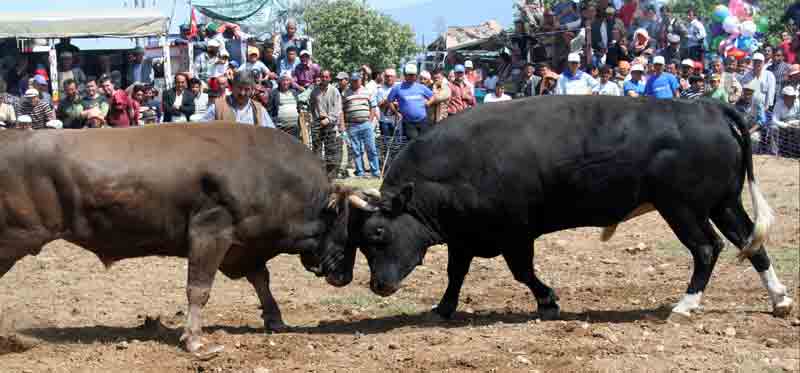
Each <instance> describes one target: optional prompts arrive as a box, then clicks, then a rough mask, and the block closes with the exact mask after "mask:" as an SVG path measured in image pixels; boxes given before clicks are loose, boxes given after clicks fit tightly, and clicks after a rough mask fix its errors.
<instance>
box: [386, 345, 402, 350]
mask: <svg viewBox="0 0 800 373" xmlns="http://www.w3.org/2000/svg"><path fill="white" fill-rule="evenodd" d="M387 347H389V349H390V350H397V349H399V348H400V345H398V344H397V343H389V346H387Z"/></svg>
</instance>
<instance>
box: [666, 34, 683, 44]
mask: <svg viewBox="0 0 800 373" xmlns="http://www.w3.org/2000/svg"><path fill="white" fill-rule="evenodd" d="M667 40H669V42H670V43H679V42H680V41H681V37H680V36H679V35H677V34H667Z"/></svg>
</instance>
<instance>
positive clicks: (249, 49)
mask: <svg viewBox="0 0 800 373" xmlns="http://www.w3.org/2000/svg"><path fill="white" fill-rule="evenodd" d="M253 54H255V55H256V56H259V55H261V52H259V51H258V48H256V47H247V55H248V56H250V55H253Z"/></svg>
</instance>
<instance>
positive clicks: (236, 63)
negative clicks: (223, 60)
mask: <svg viewBox="0 0 800 373" xmlns="http://www.w3.org/2000/svg"><path fill="white" fill-rule="evenodd" d="M228 65H231V67H233V68H234V69H238V68H239V62H236V60H231V62H228Z"/></svg>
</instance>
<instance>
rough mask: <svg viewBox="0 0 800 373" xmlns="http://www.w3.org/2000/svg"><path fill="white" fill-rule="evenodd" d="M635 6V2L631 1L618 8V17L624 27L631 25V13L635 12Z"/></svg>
mask: <svg viewBox="0 0 800 373" xmlns="http://www.w3.org/2000/svg"><path fill="white" fill-rule="evenodd" d="M637 7H638V5H637V2H636V1H631V2H629V3H627V4H625V5H623V6H622V8H620V10H619V18H620V19H621V20H622V23H624V24H625V27H631V24H632V23H633V15H634V14H635V13H636V8H637Z"/></svg>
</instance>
